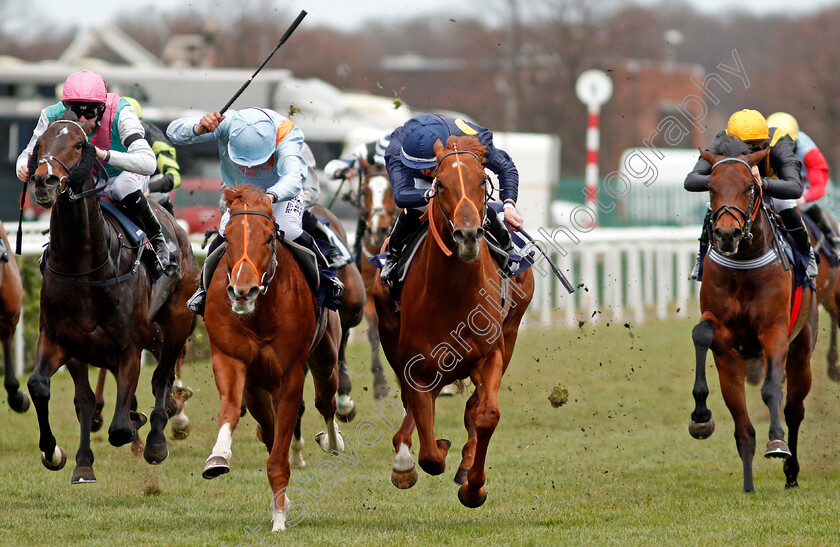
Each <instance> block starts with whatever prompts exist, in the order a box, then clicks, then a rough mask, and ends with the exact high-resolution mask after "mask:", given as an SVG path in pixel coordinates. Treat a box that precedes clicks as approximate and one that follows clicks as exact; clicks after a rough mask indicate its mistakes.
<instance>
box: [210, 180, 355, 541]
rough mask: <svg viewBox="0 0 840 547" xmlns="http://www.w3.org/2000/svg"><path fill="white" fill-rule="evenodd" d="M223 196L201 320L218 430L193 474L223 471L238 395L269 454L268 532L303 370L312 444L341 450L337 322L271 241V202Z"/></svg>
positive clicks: (284, 503)
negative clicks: (317, 418) (220, 244)
mask: <svg viewBox="0 0 840 547" xmlns="http://www.w3.org/2000/svg"><path fill="white" fill-rule="evenodd" d="M224 198H225V202H226V204H227V207H228V208H229V209H230V222H229V223H228V225H227V228H226V230H225V239H226V240H227V251H226V253H225V262H224V264H225V266H226V267H224V268H222V267H219V268H217V269H216V271H215V273H214V274H213V279H212V280H211V282H210V286H209V287H208V290H207V305H206V311H205V316H204V324H205V325H206V327H207V334H208V337H209V339H210V351H211V353H212V358H213V374H214V376H215V378H216V387H217V388H218V390H219V398H220V399H221V409H220V411H219V426H220V428H219V434H218V436H217V439H216V445H215V446H214V447H213V451H212V453H211V454H210V456H209V457H208V458H207V462H206V465H205V467H204V471H203V473H202V476H204V478H206V479H212V478H215V477H217V476H219V475H222V474H224V473H227V472H228V471H230V458H231V444H232V440H233V431H234V430H235V429H236V425H237V423H238V422H239V418H240V412H241V407H242V398H243V394H244V398H245V404H246V406H247V408H248V411H250V412H251V414H252V415H253V416H254V419H256V420H257V423H258V424H259V429H258V430H257V433H258V436H259V438H260V439H261V440H262V442H263V443H264V444H265V447H266V448H267V449H268V452H269V456H268V462H267V465H266V471H267V474H268V482H269V484H270V485H271V489H272V492H273V501H272V504H271V514H272V519H273V527H272V531H278V530H284V529H285V528H286V516H287V513H288V510H289V508H290V506H289V499H288V497H287V496H285V493H286V488H287V486H288V484H289V475H290V470H289V445H290V442H291V440H292V434H293V430H294V428H295V423H296V422H297V418H298V411H299V409H300V406H301V402H302V399H303V380H304V372H305V369H306V366H307V365H308V366H309V370H311V371H312V378H313V380H314V383H315V406H316V408H317V409H318V412H320V413H321V415H323V416H324V421H325V422H326V424H327V427H326V430H327V433H326V434H319V435H318V436H317V437H316V440H317V441H318V442H319V444H320V445H321V448H322V449H323V450H324V451H325V452H327V453H330V452H333V451H336V452H341V451H343V450H344V442H343V440H342V438H341V434H340V433H339V431H338V426H337V425H336V423H335V412H336V407H337V405H336V401H335V393H336V390H337V389H338V371H337V366H336V362H337V359H338V348H339V344H340V342H341V324H340V319H339V317H338V313H337V312H334V311H331V310H326V309H325V310H323V312H322V314H323V315H321V317H320V318H319V316H318V304H317V301H316V299H315V295H314V293H313V292H312V290H311V289H310V288H309V285H308V283H307V281H306V278H305V277H304V273H303V270H301V268H300V266H299V265H298V263H297V262H296V261H295V259H294V257H293V256H292V253H291V251H290V250H289V249H288V248H287V247H286V246H285V245H283V244H280V242H279V240H278V236H277V232H276V225H275V222H274V215H273V211H272V207H271V196H269V195H268V194H264V193H263V192H262V191H261V190H260V189H258V188H256V187H255V186H252V185H246V186H239V187H236V188H226V189H225V191H224Z"/></svg>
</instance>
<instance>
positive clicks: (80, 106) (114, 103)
mask: <svg viewBox="0 0 840 547" xmlns="http://www.w3.org/2000/svg"><path fill="white" fill-rule="evenodd" d="M67 111H70V112H72V113H73V114H74V115H75V116H76V118H77V119H82V118H85V119H88V120H96V128H95V129H94V130H93V132H92V133H91V134H90V135H88V139H89V140H90V142H91V143H92V144H93V145H94V146H95V147H96V157H97V159H99V160H100V161H102V163H104V164H105V170H106V172H107V173H108V180H107V181H106V182H105V190H104V191H103V192H102V195H103V196H105V197H109V198H110V199H111V200H112V201H115V202H117V203H119V204H120V205H122V207H123V208H124V209H125V211H126V212H127V213H128V214H129V215H130V216H132V217H133V220H135V221H139V223H140V225H141V226H142V227H143V228H144V229H145V231H146V234H147V235H148V236H149V241H150V242H151V243H152V247H154V250H155V254H156V255H157V261H158V267H159V269H160V270H161V271H162V272H164V273H165V274H166V275H172V274H174V273H175V272H176V271H177V268H178V266H177V264H176V263H175V262H174V261H173V260H172V258H171V257H170V253H169V249H168V248H167V246H166V241H165V239H164V237H163V234H162V233H161V228H160V223H159V222H158V220H157V218H156V217H155V215H154V213H153V212H152V209H151V208H150V207H149V202H148V201H147V200H146V196H145V192H146V189H147V187H148V184H149V175H151V174H152V173H154V172H155V169H156V167H157V161H156V159H155V153H154V152H153V151H152V148H151V147H150V146H149V143H148V142H147V141H146V139H144V138H143V137H144V130H143V126H142V125H141V123H140V120H139V119H138V117H137V113H136V112H135V111H134V108H133V107H132V106H131V104H129V102H128V101H126V100H125V99H124V98H122V97H120V96H119V95H117V94H116V93H108V89H107V88H106V86H105V81H104V80H103V79H102V76H100V75H99V74H97V73H96V72H92V71H89V70H80V71H78V72H74V73H73V74H71V75H70V76H68V77H67V80H66V81H65V82H64V89H63V91H62V94H61V101H60V102H58V103H56V104H54V105H51V106H48V107H47V108H45V109H44V110H42V111H41V116H40V118H39V119H38V124H37V125H36V126H35V131H34V132H33V134H32V138H31V139H30V140H29V144H28V145H27V146H26V148H25V149H24V150H23V152H21V154H20V156H18V159H17V166H16V167H17V176H18V178H19V179H20V180H22V181H24V182H25V181H27V180H29V175H30V173H29V167H28V166H29V156H30V155H32V152H33V150H34V149H35V143H36V142H37V141H38V138H39V137H40V136H41V135H42V134H43V133H44V131H46V129H47V126H49V124H50V123H51V122H53V121H55V120H57V119H58V118H60V117H62V116H64V115H65V113H66V112H67Z"/></svg>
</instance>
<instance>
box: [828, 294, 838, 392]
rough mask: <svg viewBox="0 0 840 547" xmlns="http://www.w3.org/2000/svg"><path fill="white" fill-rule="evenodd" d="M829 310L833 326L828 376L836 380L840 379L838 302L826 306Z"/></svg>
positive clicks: (830, 337)
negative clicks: (839, 364) (839, 362)
mask: <svg viewBox="0 0 840 547" xmlns="http://www.w3.org/2000/svg"><path fill="white" fill-rule="evenodd" d="M826 309H827V310H828V315H829V317H831V327H830V329H829V330H830V336H829V340H830V342H829V348H828V355H827V359H828V377H829V378H831V379H832V380H835V381H840V367H838V366H837V357H838V353H837V329H838V323H837V314H838V311H840V307H838V306H837V305H836V304H835V305H834V306H832V307H831V308H828V307H826Z"/></svg>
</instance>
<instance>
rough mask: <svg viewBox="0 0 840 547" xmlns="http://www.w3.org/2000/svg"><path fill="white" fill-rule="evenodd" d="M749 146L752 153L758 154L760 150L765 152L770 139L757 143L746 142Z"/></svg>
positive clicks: (757, 141)
mask: <svg viewBox="0 0 840 547" xmlns="http://www.w3.org/2000/svg"><path fill="white" fill-rule="evenodd" d="M745 142H746V143H747V146H749V147H750V152H758V151H759V150H764V149H765V148H767V145H768V144H769V143H770V139H761V140H756V141H745Z"/></svg>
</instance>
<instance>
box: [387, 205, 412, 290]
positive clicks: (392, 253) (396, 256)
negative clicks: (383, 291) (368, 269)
mask: <svg viewBox="0 0 840 547" xmlns="http://www.w3.org/2000/svg"><path fill="white" fill-rule="evenodd" d="M422 214H423V212H422V211H418V210H417V209H403V212H402V213H400V216H399V217H397V222H396V223H395V224H394V229H393V230H392V231H391V237H390V239H389V240H388V254H387V256H386V257H385V262H383V263H382V272H381V273H380V274H379V278H380V279H381V280H382V282H383V283H384V284H385V286H386V287H388V288H389V289H393V288H394V286H395V285H396V284H397V281H398V279H397V264H398V262H399V260H400V256H401V255H402V252H403V249H404V248H405V244H406V243H407V240H408V238H409V236H410V235H411V234H413V233H414V232H416V231H417V230H418V229H419V228H420V226H421V224H422V222H421V220H420V216H421V215H422Z"/></svg>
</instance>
